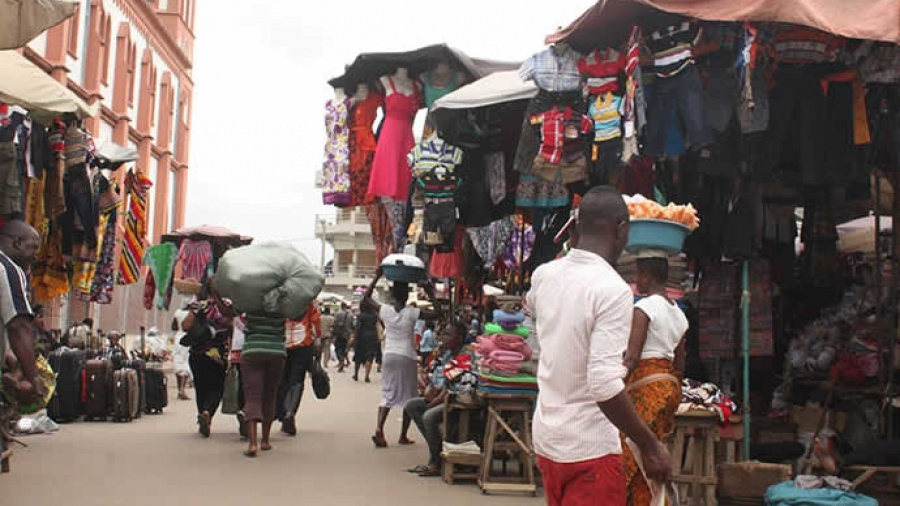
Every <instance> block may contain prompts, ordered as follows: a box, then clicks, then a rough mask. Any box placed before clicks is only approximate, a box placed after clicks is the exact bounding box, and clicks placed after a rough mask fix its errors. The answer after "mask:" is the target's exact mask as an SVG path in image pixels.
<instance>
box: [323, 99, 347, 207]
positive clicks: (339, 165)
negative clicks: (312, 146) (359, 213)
mask: <svg viewBox="0 0 900 506" xmlns="http://www.w3.org/2000/svg"><path fill="white" fill-rule="evenodd" d="M349 112H350V98H349V97H347V98H344V100H341V101H340V102H337V101H335V100H329V101H328V102H327V103H326V104H325V130H326V133H327V135H328V140H326V141H325V163H324V164H322V186H323V188H322V197H323V200H324V202H325V203H326V204H334V205H338V206H346V205H348V204H349V203H350V133H349V131H348V130H347V116H348V115H349Z"/></svg>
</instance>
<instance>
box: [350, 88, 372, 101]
mask: <svg viewBox="0 0 900 506" xmlns="http://www.w3.org/2000/svg"><path fill="white" fill-rule="evenodd" d="M368 96H369V85H367V84H360V85H357V86H356V94H354V95H353V103H354V104H358V103H360V102H362V101H363V100H365V99H366V98H368Z"/></svg>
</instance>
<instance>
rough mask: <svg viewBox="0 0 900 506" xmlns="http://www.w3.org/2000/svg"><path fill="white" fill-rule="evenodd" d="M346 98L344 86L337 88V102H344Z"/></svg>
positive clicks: (335, 94) (335, 95) (335, 91)
mask: <svg viewBox="0 0 900 506" xmlns="http://www.w3.org/2000/svg"><path fill="white" fill-rule="evenodd" d="M345 98H347V92H345V91H344V88H335V89H334V101H335V102H343V101H344V99H345Z"/></svg>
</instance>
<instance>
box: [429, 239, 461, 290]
mask: <svg viewBox="0 0 900 506" xmlns="http://www.w3.org/2000/svg"><path fill="white" fill-rule="evenodd" d="M465 239H466V229H465V228H463V227H456V231H455V233H454V239H453V250H451V251H450V252H449V253H441V252H438V251H435V253H434V254H433V255H432V256H431V266H430V268H429V271H430V274H431V275H432V276H433V277H435V278H446V279H452V278H457V277H459V276H462V275H463V273H464V272H465V263H466V260H465V258H463V242H464V241H465Z"/></svg>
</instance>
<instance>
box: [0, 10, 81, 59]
mask: <svg viewBox="0 0 900 506" xmlns="http://www.w3.org/2000/svg"><path fill="white" fill-rule="evenodd" d="M79 3H80V2H78V1H76V0H0V49H16V48H18V47H22V46H24V45H25V44H28V42H29V41H31V39H33V38H35V37H37V36H38V35H40V34H41V32H43V31H44V30H46V29H48V28H50V27H53V26H56V25H58V24H59V23H62V22H63V21H65V20H66V19H68V18H70V17H72V16H73V15H75V12H76V11H77V10H78V5H79Z"/></svg>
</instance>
